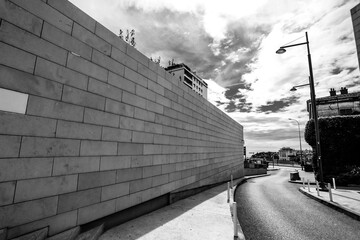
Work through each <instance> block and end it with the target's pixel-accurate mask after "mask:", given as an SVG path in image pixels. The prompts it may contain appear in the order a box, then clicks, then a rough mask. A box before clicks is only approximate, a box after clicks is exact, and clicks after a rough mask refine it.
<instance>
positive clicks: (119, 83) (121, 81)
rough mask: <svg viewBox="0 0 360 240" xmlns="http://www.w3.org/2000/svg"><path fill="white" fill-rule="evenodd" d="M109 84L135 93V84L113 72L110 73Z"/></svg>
mask: <svg viewBox="0 0 360 240" xmlns="http://www.w3.org/2000/svg"><path fill="white" fill-rule="evenodd" d="M108 83H109V84H111V85H113V86H115V87H117V88H120V89H122V90H125V91H128V92H130V93H135V83H134V82H132V81H129V80H127V79H125V78H123V77H121V76H119V75H117V74H115V73H113V72H109V76H108Z"/></svg>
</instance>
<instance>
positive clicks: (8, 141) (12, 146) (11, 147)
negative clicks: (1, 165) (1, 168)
mask: <svg viewBox="0 0 360 240" xmlns="http://www.w3.org/2000/svg"><path fill="white" fill-rule="evenodd" d="M20 141H21V137H20V136H7V135H0V158H6V157H18V156H19V149H20Z"/></svg>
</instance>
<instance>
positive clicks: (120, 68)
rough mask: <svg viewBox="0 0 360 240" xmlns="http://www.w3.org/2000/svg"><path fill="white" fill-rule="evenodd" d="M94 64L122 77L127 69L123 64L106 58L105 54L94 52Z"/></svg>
mask: <svg viewBox="0 0 360 240" xmlns="http://www.w3.org/2000/svg"><path fill="white" fill-rule="evenodd" d="M91 59H92V62H94V63H96V64H98V65H100V66H102V67H104V68H106V69H108V70H110V71H112V72H114V73H116V74H118V75H120V76H124V71H125V69H124V68H125V67H124V65H122V64H121V63H119V62H117V61H115V60H114V59H112V58H110V57H108V56H106V55H105V54H103V53H101V52H99V51H96V50H93V53H92V58H91Z"/></svg>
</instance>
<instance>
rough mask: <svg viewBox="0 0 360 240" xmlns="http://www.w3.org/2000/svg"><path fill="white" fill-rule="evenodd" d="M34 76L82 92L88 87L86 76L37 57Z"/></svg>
mask: <svg viewBox="0 0 360 240" xmlns="http://www.w3.org/2000/svg"><path fill="white" fill-rule="evenodd" d="M35 75H38V76H41V77H44V78H47V79H50V80H53V81H56V82H59V83H62V84H66V85H69V86H73V87H76V88H80V89H83V90H86V89H87V85H88V77H87V76H86V75H84V74H81V73H78V72H75V71H73V70H71V69H69V68H66V67H63V66H61V65H58V64H56V63H53V62H50V61H47V60H45V59H42V58H39V57H38V58H37V61H36V67H35Z"/></svg>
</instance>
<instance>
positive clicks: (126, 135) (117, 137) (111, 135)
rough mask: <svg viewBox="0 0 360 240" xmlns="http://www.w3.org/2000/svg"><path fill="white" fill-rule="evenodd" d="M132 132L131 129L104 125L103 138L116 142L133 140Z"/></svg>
mask: <svg viewBox="0 0 360 240" xmlns="http://www.w3.org/2000/svg"><path fill="white" fill-rule="evenodd" d="M131 133H132V132H131V131H129V130H124V129H118V128H109V127H103V130H102V137H101V139H102V140H105V141H116V142H131V137H132V134H131Z"/></svg>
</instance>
